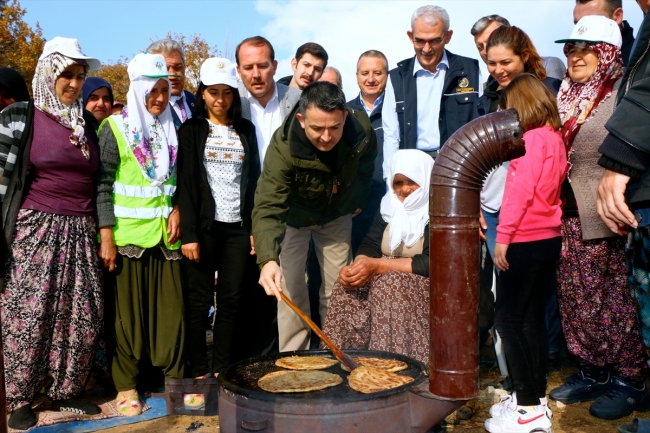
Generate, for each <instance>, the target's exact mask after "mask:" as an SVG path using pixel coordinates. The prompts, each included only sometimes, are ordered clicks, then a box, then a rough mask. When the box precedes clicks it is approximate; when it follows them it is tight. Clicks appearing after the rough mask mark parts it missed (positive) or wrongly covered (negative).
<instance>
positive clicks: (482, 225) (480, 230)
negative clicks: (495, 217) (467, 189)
mask: <svg viewBox="0 0 650 433" xmlns="http://www.w3.org/2000/svg"><path fill="white" fill-rule="evenodd" d="M479 212H480V214H479V217H478V225H479V228H478V237H479V238H481V240H482V241H484V242H487V237H485V231H486V230H487V228H488V226H487V223H486V222H485V217H484V216H483V209H479Z"/></svg>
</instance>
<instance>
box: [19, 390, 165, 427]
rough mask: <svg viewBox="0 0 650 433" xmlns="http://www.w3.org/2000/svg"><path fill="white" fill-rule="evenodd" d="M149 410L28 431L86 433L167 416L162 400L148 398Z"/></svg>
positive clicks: (163, 400)
mask: <svg viewBox="0 0 650 433" xmlns="http://www.w3.org/2000/svg"><path fill="white" fill-rule="evenodd" d="M145 402H146V403H147V405H149V407H150V409H149V410H147V411H145V412H143V413H142V414H141V415H138V416H134V417H122V416H118V417H114V418H106V419H98V420H93V421H72V422H64V423H58V424H52V425H48V426H43V427H37V428H34V429H31V430H30V433H31V432H34V433H86V432H94V431H100V430H106V429H108V428H113V427H118V426H121V425H126V424H134V423H137V422H142V421H149V420H151V419H156V418H161V417H163V416H167V408H166V404H165V399H164V398H154V397H150V398H148V399H146V400H145Z"/></svg>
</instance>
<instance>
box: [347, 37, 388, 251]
mask: <svg viewBox="0 0 650 433" xmlns="http://www.w3.org/2000/svg"><path fill="white" fill-rule="evenodd" d="M387 80H388V60H387V59H386V56H385V55H384V54H383V53H382V52H381V51H377V50H369V51H366V52H365V53H363V54H361V56H360V57H359V60H358V61H357V84H358V85H359V90H360V92H359V96H357V97H356V98H354V99H352V100H351V101H348V103H347V105H348V107H350V108H352V109H355V110H364V111H365V112H366V114H367V115H368V117H369V118H370V124H371V125H372V128H373V129H374V130H375V134H376V135H377V157H376V158H375V171H374V173H373V175H372V187H371V189H370V196H369V197H368V203H367V204H366V207H365V208H364V209H363V211H362V212H361V213H360V214H359V215H357V216H356V217H354V219H353V220H352V253H353V254H356V252H357V248H359V245H361V242H362V241H363V238H364V237H365V236H366V234H367V233H368V230H370V226H371V225H372V220H373V218H374V216H375V214H376V213H377V211H378V210H379V205H380V203H381V199H382V197H383V196H384V194H385V193H386V183H385V182H384V179H383V171H382V164H383V162H384V152H383V144H384V131H383V128H382V121H381V111H382V107H383V103H384V90H385V89H386V81H387Z"/></svg>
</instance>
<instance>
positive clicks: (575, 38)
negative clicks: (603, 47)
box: [555, 15, 623, 48]
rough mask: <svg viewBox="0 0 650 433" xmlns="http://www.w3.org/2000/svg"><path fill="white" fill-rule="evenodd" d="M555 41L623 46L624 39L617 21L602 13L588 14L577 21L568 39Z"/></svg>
mask: <svg viewBox="0 0 650 433" xmlns="http://www.w3.org/2000/svg"><path fill="white" fill-rule="evenodd" d="M555 42H556V43H565V42H605V43H608V44H610V45H614V46H616V47H618V48H621V45H622V44H623V39H622V38H621V29H620V28H619V27H618V24H616V21H614V20H610V19H609V18H607V17H603V16H600V15H587V16H584V17H582V18H581V19H580V21H578V22H577V23H576V25H575V27H574V28H573V31H572V32H571V36H570V37H569V38H568V39H559V40H557V41H555Z"/></svg>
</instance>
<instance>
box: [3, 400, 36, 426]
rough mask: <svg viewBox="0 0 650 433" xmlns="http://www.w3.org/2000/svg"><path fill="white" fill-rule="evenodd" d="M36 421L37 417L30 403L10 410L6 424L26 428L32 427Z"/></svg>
mask: <svg viewBox="0 0 650 433" xmlns="http://www.w3.org/2000/svg"><path fill="white" fill-rule="evenodd" d="M37 421H38V417H37V416H36V413H35V412H34V409H32V405H31V404H26V405H25V406H21V407H19V408H18V409H16V410H14V411H13V412H11V415H10V416H9V422H8V424H9V427H11V428H13V429H16V430H27V429H28V428H30V427H34V426H35V425H36V422H37Z"/></svg>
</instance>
